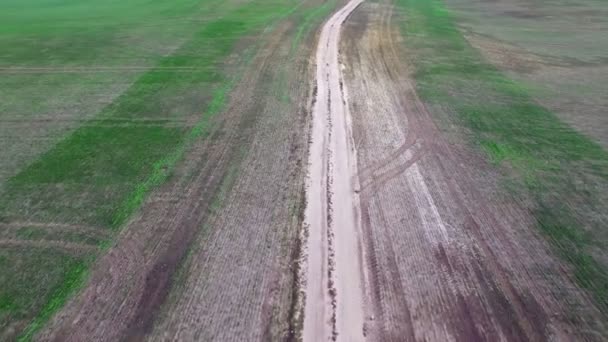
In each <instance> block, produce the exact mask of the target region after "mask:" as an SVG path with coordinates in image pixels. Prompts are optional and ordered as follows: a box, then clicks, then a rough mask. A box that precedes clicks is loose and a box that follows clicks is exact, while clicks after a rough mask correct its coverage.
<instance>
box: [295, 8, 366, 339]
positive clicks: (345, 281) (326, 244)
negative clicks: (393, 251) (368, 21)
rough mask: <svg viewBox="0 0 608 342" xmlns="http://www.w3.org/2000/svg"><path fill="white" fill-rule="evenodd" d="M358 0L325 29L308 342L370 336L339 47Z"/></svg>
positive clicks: (309, 194) (310, 213) (312, 163)
mask: <svg viewBox="0 0 608 342" xmlns="http://www.w3.org/2000/svg"><path fill="white" fill-rule="evenodd" d="M361 2H362V0H352V1H350V2H348V3H347V4H346V5H345V6H344V7H343V8H342V9H341V10H339V11H338V12H336V13H335V14H334V15H333V16H332V17H331V18H330V19H329V20H328V21H327V22H326V23H325V25H324V26H323V29H322V31H321V34H320V38H319V42H318V46H317V55H316V63H317V71H316V76H317V79H316V98H315V103H314V107H313V119H312V120H313V122H312V133H311V145H310V151H309V153H310V154H309V168H308V177H309V178H308V180H307V190H306V201H307V207H306V211H305V224H306V227H307V229H308V241H307V244H306V251H305V253H306V256H307V261H306V264H307V272H306V275H305V279H306V281H305V293H306V300H305V308H304V330H303V339H304V341H324V340H328V339H330V340H340V341H359V340H363V339H364V334H365V331H364V330H365V327H364V323H365V315H364V312H365V309H364V307H365V301H364V297H365V295H364V293H365V285H364V284H365V277H364V272H363V270H364V265H363V260H364V258H363V255H362V249H361V241H360V237H361V236H360V235H361V232H360V213H359V208H358V205H359V204H358V202H359V198H358V195H357V192H358V187H359V184H358V180H357V179H358V177H357V159H356V151H355V146H354V141H353V139H352V132H351V122H350V114H349V113H348V106H347V105H346V104H347V103H348V96H347V92H346V89H345V87H344V86H343V81H342V73H341V64H340V61H339V52H338V46H339V41H340V31H341V27H342V23H343V22H344V21H345V20H346V19H347V18H348V16H349V15H350V14H351V13H352V11H353V10H354V9H355V8H357V6H359V4H361Z"/></svg>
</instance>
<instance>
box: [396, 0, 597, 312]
mask: <svg viewBox="0 0 608 342" xmlns="http://www.w3.org/2000/svg"><path fill="white" fill-rule="evenodd" d="M398 3H399V5H400V7H401V9H402V10H403V18H405V19H404V20H403V22H402V30H403V32H404V36H405V37H406V41H405V44H406V47H407V51H408V52H410V55H408V57H407V59H408V61H409V63H410V64H413V66H414V67H415V72H414V74H413V76H414V79H415V80H416V87H417V90H418V92H419V94H420V95H421V97H422V98H423V99H424V100H425V101H426V102H427V103H428V104H429V105H430V108H431V110H432V111H433V114H435V115H436V116H437V117H438V118H441V119H443V120H448V121H450V122H455V123H457V124H459V125H461V126H462V127H464V128H465V129H466V131H467V132H468V136H469V138H470V141H471V143H472V144H474V145H476V146H477V147H478V148H479V149H480V150H481V151H483V152H484V153H485V155H486V156H487V158H488V160H489V161H490V162H492V163H494V164H495V165H497V166H499V167H501V169H502V170H503V173H504V180H503V183H504V186H505V188H506V189H507V190H509V191H510V192H511V193H512V194H513V195H515V196H521V197H525V198H530V199H532V201H533V202H534V203H535V205H534V207H533V208H530V209H531V211H532V212H533V214H534V215H535V217H536V220H537V223H538V224H537V225H538V228H539V229H540V231H542V232H543V233H544V235H545V236H546V237H547V238H548V240H549V241H551V244H552V245H553V247H554V248H555V250H556V251H557V253H558V254H559V255H560V256H562V257H563V258H564V260H566V261H567V262H568V263H569V264H570V265H571V266H572V269H573V275H574V277H575V280H576V281H577V282H578V284H579V285H581V286H582V287H584V288H586V289H588V290H589V291H590V292H591V293H592V294H593V295H594V296H595V299H596V301H597V303H598V307H600V308H601V309H602V310H603V311H604V312H608V272H607V270H608V265H607V264H605V262H603V261H602V259H601V258H600V257H598V256H600V255H602V254H601V251H602V250H605V248H606V247H608V236H607V235H606V231H605V227H606V226H607V224H608V217H607V216H606V212H605V208H606V207H607V204H608V198H607V197H606V193H608V153H607V152H606V150H604V149H603V148H602V147H600V145H599V144H597V143H596V142H594V141H593V139H591V138H589V137H587V136H584V135H583V134H581V133H579V132H577V131H576V130H574V129H573V128H571V127H570V126H569V125H567V124H565V123H564V122H562V121H561V120H560V119H559V118H558V117H557V116H556V115H555V114H554V113H552V112H551V111H549V110H548V109H546V108H544V107H542V106H540V105H538V104H537V101H535V99H534V98H533V97H532V96H531V94H530V92H529V89H528V87H526V86H525V85H522V84H521V83H519V82H517V81H513V80H511V79H510V78H508V77H507V76H506V75H505V74H504V73H503V72H502V71H501V70H499V69H498V68H497V67H496V66H495V65H493V64H491V63H490V62H489V61H488V60H487V59H485V58H484V57H483V55H482V54H481V53H480V52H479V51H478V50H476V49H474V48H473V47H472V46H471V45H470V44H469V42H468V41H467V40H466V39H465V38H464V36H463V32H462V31H461V30H459V29H458V26H457V25H456V23H457V16H455V14H454V13H452V12H451V11H449V10H448V9H447V8H446V6H445V4H444V3H443V2H442V1H441V0H431V1H427V0H399V1H398Z"/></svg>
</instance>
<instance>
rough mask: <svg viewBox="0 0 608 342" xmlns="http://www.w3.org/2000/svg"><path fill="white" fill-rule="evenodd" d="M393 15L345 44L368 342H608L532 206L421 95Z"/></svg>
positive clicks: (346, 34) (361, 23)
mask: <svg viewBox="0 0 608 342" xmlns="http://www.w3.org/2000/svg"><path fill="white" fill-rule="evenodd" d="M393 10H394V8H393V4H392V3H391V2H389V1H385V2H382V3H380V4H378V3H364V4H363V5H362V6H360V7H359V8H358V9H357V10H356V11H355V13H354V14H353V15H352V16H351V17H350V18H349V20H348V22H347V23H346V24H345V25H344V29H343V39H342V43H341V44H342V45H341V51H342V56H343V58H344V64H345V70H344V72H343V73H344V80H345V87H346V88H348V90H349V94H350V101H349V106H350V109H351V110H350V112H351V113H352V118H353V133H354V134H353V135H354V140H355V141H356V143H357V161H358V170H359V177H360V183H361V192H360V205H361V217H362V230H363V232H364V235H363V241H364V243H365V251H366V257H367V265H369V274H370V276H369V279H370V283H369V286H370V291H369V292H370V295H371V300H370V303H371V306H370V310H371V311H372V313H373V315H374V317H375V318H376V319H375V320H374V321H373V322H370V324H368V327H369V329H368V338H370V339H373V340H381V341H404V340H407V341H422V340H425V341H448V340H459V341H473V340H487V341H499V340H509V341H543V340H564V341H572V340H602V339H603V338H604V337H605V336H606V335H605V333H606V331H605V327H604V323H603V322H602V319H601V314H600V313H599V312H598V311H597V309H596V308H595V307H594V305H593V301H592V300H590V298H589V297H588V296H587V294H586V293H584V291H581V290H580V289H578V288H577V287H576V286H575V285H574V282H573V281H572V277H573V274H572V273H571V271H570V270H569V269H568V267H567V265H564V264H562V262H561V261H560V260H559V258H557V257H556V256H555V255H553V253H552V252H551V249H550V248H549V247H548V245H547V243H546V242H545V241H544V240H543V239H542V237H541V236H539V235H538V233H537V231H536V230H535V227H534V224H535V223H534V221H533V218H532V217H531V216H530V214H529V209H527V207H526V206H527V205H528V204H527V203H525V202H521V201H519V202H518V201H516V200H514V199H513V198H511V197H509V196H508V195H501V192H500V188H499V184H497V181H496V180H497V179H498V177H499V175H497V174H496V173H495V172H494V171H493V170H492V168H491V167H489V166H488V165H487V164H486V163H485V162H484V160H483V159H482V158H481V157H480V156H479V155H477V154H476V153H475V152H473V151H471V150H470V149H469V147H468V146H467V144H466V139H464V137H462V136H461V135H459V133H458V132H457V131H454V132H449V133H450V135H449V139H448V137H447V135H446V132H445V131H443V130H442V129H440V128H439V127H437V126H436V124H435V121H434V119H433V117H431V115H430V113H429V111H428V110H427V108H426V106H425V104H424V103H423V102H422V101H420V99H419V98H418V96H417V95H416V93H415V89H414V87H413V83H412V81H411V79H410V78H409V77H408V75H409V72H410V70H409V68H408V66H407V64H406V63H404V61H405V60H406V59H407V51H405V50H404V48H403V44H402V39H403V37H401V36H400V33H399V30H398V27H397V26H396V25H393V23H392V21H391V19H392V18H393V16H394V15H395V14H394V13H393ZM448 127H449V126H448Z"/></svg>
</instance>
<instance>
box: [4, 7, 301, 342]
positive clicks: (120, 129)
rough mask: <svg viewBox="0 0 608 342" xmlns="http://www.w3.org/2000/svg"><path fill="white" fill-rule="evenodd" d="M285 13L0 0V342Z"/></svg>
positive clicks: (49, 307) (39, 315) (82, 259)
mask: <svg viewBox="0 0 608 342" xmlns="http://www.w3.org/2000/svg"><path fill="white" fill-rule="evenodd" d="M296 6H297V3H293V2H285V1H267V0H262V1H254V2H248V3H239V2H231V1H228V2H219V1H213V0H209V1H200V0H196V1H192V0H182V1H177V2H176V1H172V2H167V1H160V0H154V1H148V0H147V1H134V2H121V1H110V2H99V1H84V2H82V1H69V0H62V1H40V0H28V1H5V2H3V3H2V4H0V21H2V22H3V25H2V28H0V51H1V52H0V73H2V74H3V75H2V77H0V98H2V99H3V101H2V104H0V121H2V125H1V126H2V127H3V128H2V131H1V132H0V133H1V136H0V139H2V141H3V144H4V146H7V148H6V149H4V150H3V152H1V153H2V155H0V158H1V159H2V160H3V163H2V166H1V169H2V170H1V171H2V172H1V175H2V177H1V178H0V181H1V185H0V194H1V198H0V229H1V230H0V233H1V238H2V240H0V243H3V245H2V253H1V254H0V339H4V338H7V339H10V338H12V337H15V336H18V335H20V334H21V338H22V339H28V338H30V337H31V336H32V335H33V333H34V332H35V331H36V330H37V329H39V328H40V327H41V326H42V325H43V324H44V322H45V321H46V320H47V319H48V318H49V317H50V316H51V315H52V314H53V313H54V312H55V311H56V310H57V309H58V308H60V307H61V306H62V305H63V303H64V302H65V300H66V299H67V298H68V297H69V295H70V294H71V293H72V292H73V291H74V289H76V288H77V287H78V286H79V284H80V283H81V282H82V280H83V279H84V278H85V276H86V273H87V265H90V263H91V262H92V261H93V260H94V259H95V256H96V255H97V254H98V253H99V251H100V250H103V248H104V247H105V246H108V245H109V244H111V240H112V236H113V235H114V234H115V233H114V232H115V231H116V230H117V228H119V227H120V226H121V225H122V224H123V223H124V222H125V221H126V220H127V219H128V217H129V216H130V215H131V214H132V212H133V211H134V210H136V209H137V208H138V207H139V206H140V204H141V203H142V201H143V200H144V198H145V195H146V194H147V193H148V192H149V191H150V189H151V188H153V187H154V186H156V185H158V184H160V183H162V182H163V181H164V179H166V177H168V176H169V175H170V172H171V168H172V167H173V165H174V164H175V163H176V162H177V161H179V158H180V157H181V155H182V153H183V152H184V149H185V146H186V145H187V144H188V143H189V142H191V141H193V140H194V139H200V138H204V137H205V132H206V128H207V125H208V124H209V120H210V119H211V117H212V116H213V115H215V114H217V113H218V112H219V111H220V110H221V108H222V105H223V103H224V100H225V98H226V93H227V92H228V91H229V90H230V86H231V79H230V78H229V77H228V76H227V74H226V72H225V70H227V68H228V67H229V65H230V63H233V64H234V63H240V62H239V61H241V62H242V59H243V58H246V55H245V54H240V55H237V54H234V53H238V52H239V48H243V46H240V45H239V44H241V45H242V42H244V41H243V39H244V38H246V37H247V36H250V35H253V34H255V33H256V32H260V30H262V29H264V28H266V27H268V25H271V24H272V22H274V21H275V20H276V19H277V18H280V17H282V16H285V15H287V14H289V13H291V12H292V11H293V10H294V9H295V8H296ZM237 47H238V48H237ZM5 99H6V100H5ZM33 128H35V129H33ZM31 284H34V286H31ZM32 322H33V323H32Z"/></svg>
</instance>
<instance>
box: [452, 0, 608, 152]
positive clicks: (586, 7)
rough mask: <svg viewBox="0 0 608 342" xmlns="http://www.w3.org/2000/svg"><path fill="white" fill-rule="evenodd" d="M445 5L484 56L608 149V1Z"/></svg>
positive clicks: (460, 0)
mask: <svg viewBox="0 0 608 342" xmlns="http://www.w3.org/2000/svg"><path fill="white" fill-rule="evenodd" d="M446 6H447V7H448V9H450V10H451V11H452V12H453V14H454V17H455V18H456V19H457V24H458V26H459V28H461V30H462V31H463V32H464V33H465V38H467V40H468V41H469V42H470V43H471V44H472V45H473V46H474V47H475V48H478V49H479V50H480V51H481V52H482V54H483V56H484V57H485V58H487V59H488V60H490V61H491V62H492V64H494V65H496V66H498V67H499V68H500V69H501V70H503V71H505V72H506V74H507V75H508V76H509V77H511V78H514V79H516V80H517V81H518V82H519V83H520V84H521V85H524V86H526V87H527V89H528V91H529V93H530V95H532V96H533V97H534V99H535V100H538V101H539V102H540V103H541V104H542V105H543V106H545V107H547V108H548V109H550V110H552V111H553V112H554V113H555V114H557V115H558V116H559V118H560V119H562V120H563V121H564V122H566V123H568V124H570V125H572V126H573V127H575V128H576V129H578V130H579V131H581V132H583V133H585V134H587V135H588V136H589V137H590V138H592V139H594V140H595V141H596V142H598V143H600V144H601V145H602V146H603V147H604V148H605V149H606V148H608V130H606V126H607V125H608V117H607V116H606V115H605V113H606V108H607V107H608V97H606V93H607V92H608V85H607V84H606V79H608V63H607V61H606V56H607V55H608V36H607V35H606V34H605V27H606V25H608V16H607V14H608V3H606V2H605V1H596V0H576V1H570V0H533V1H520V0H501V1H496V2H491V1H478V0H447V1H446Z"/></svg>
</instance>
